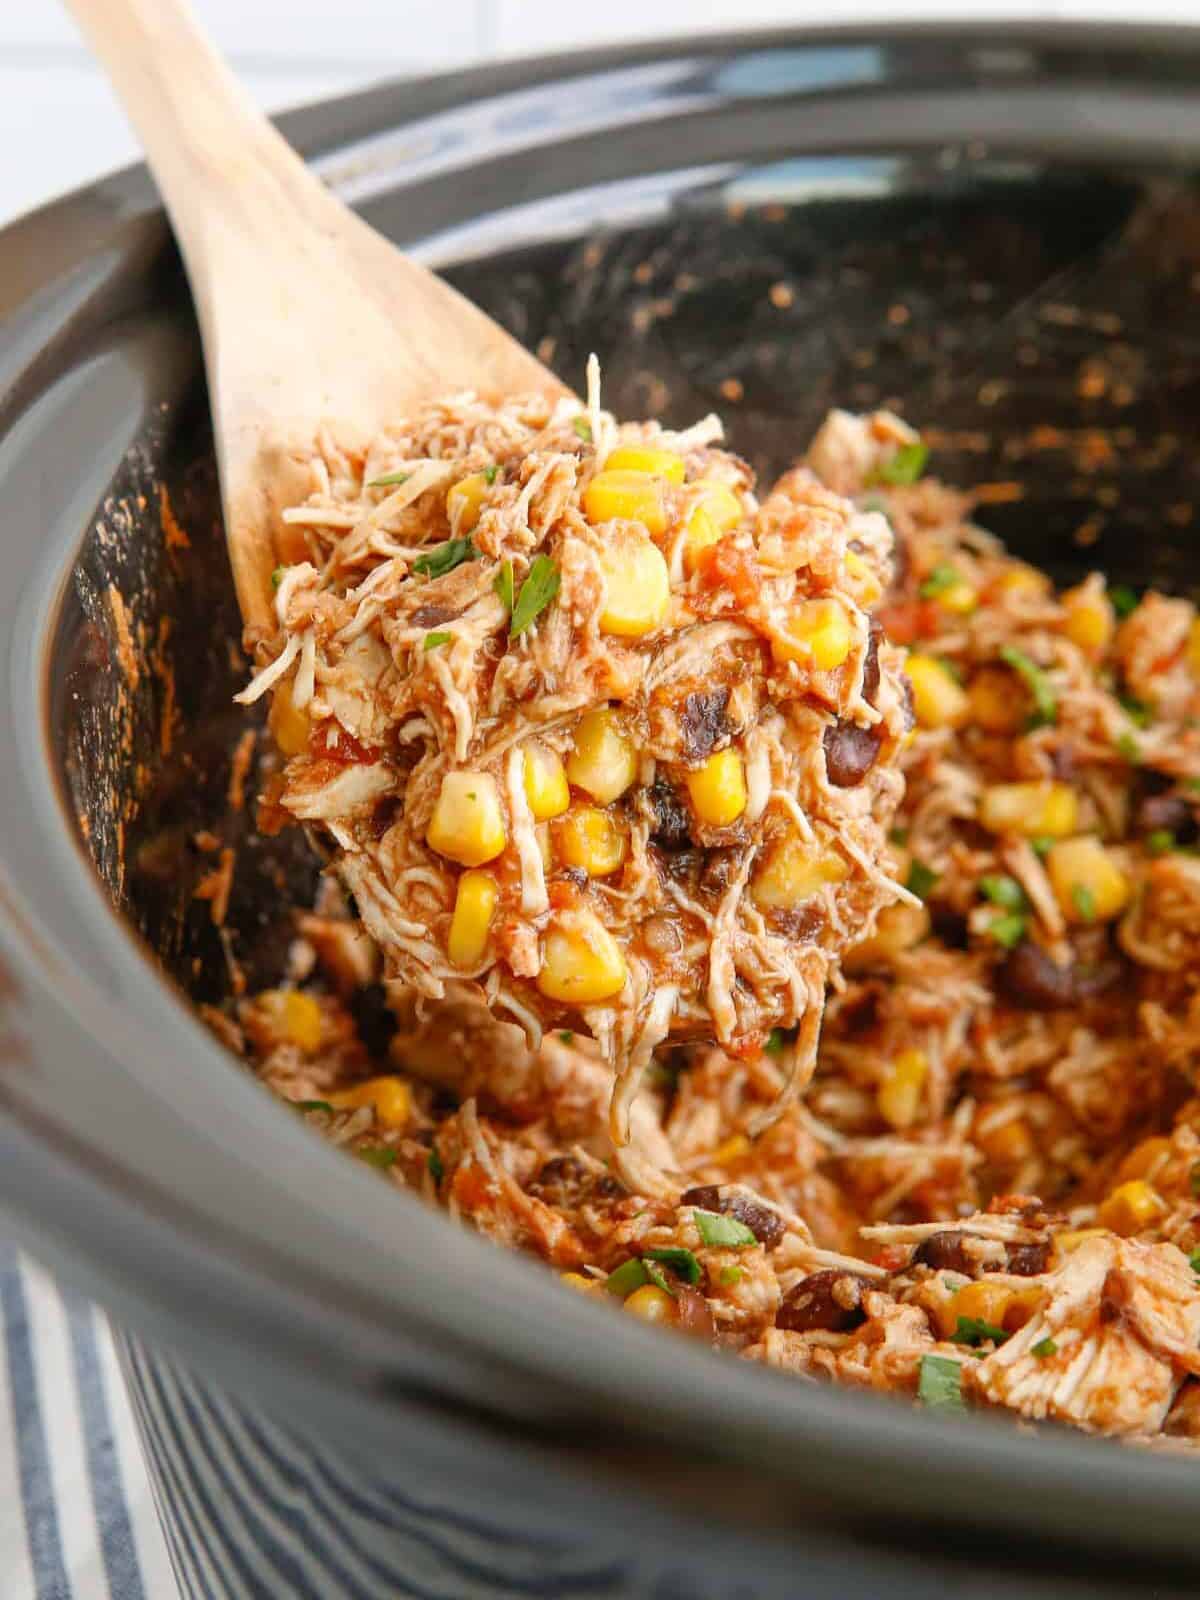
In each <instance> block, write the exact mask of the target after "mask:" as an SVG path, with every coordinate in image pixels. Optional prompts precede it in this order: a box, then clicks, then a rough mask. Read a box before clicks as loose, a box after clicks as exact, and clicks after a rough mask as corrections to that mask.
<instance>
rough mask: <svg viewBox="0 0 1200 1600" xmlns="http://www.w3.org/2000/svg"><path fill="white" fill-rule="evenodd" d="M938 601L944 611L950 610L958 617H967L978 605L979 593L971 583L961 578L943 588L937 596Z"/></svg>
mask: <svg viewBox="0 0 1200 1600" xmlns="http://www.w3.org/2000/svg"><path fill="white" fill-rule="evenodd" d="M937 603H938V605H939V606H941V608H942V610H943V611H949V612H951V613H952V614H953V615H954V616H956V617H966V616H970V614H971V612H972V611H974V610H975V608H976V607H977V606H978V604H979V595H978V593H977V592H976V590H975V589H973V588H972V587H971V585H970V584H969V583H963V582H962V581H961V580H960V581H959V582H957V583H952V584H951V585H950V587H949V588H948V589H943V590H942V592H941V594H939V595H938V597H937Z"/></svg>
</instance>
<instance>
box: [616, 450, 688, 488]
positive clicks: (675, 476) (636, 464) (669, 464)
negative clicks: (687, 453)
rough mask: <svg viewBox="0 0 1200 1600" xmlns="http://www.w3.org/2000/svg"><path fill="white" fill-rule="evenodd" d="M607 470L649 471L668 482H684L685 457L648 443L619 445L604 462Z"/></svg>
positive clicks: (653, 475)
mask: <svg viewBox="0 0 1200 1600" xmlns="http://www.w3.org/2000/svg"><path fill="white" fill-rule="evenodd" d="M604 470H605V472H648V473H649V474H650V475H651V477H655V478H665V479H666V480H667V482H668V483H682V482H683V470H684V469H683V457H682V456H677V455H676V454H675V452H674V451H673V450H657V449H655V447H654V446H653V445H648V444H622V445H618V446H617V448H616V449H615V450H614V451H613V452H612V454H611V455H610V456H609V457H608V458H607V460H606V461H605V463H604Z"/></svg>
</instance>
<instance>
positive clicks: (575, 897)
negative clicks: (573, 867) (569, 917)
mask: <svg viewBox="0 0 1200 1600" xmlns="http://www.w3.org/2000/svg"><path fill="white" fill-rule="evenodd" d="M546 895H547V898H548V899H549V901H550V904H551V906H552V907H553V908H554V910H555V911H574V910H575V909H576V908H577V907H578V905H579V903H580V898H581V897H580V893H579V886H578V884H574V883H572V882H571V881H570V879H569V878H555V880H554V882H553V883H550V884H547V886H546Z"/></svg>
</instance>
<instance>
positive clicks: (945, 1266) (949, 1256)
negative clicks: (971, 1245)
mask: <svg viewBox="0 0 1200 1600" xmlns="http://www.w3.org/2000/svg"><path fill="white" fill-rule="evenodd" d="M966 1239H967V1236H966V1234H965V1233H959V1232H958V1230H957V1229H953V1228H950V1229H947V1230H945V1231H944V1232H943V1233H931V1234H930V1235H929V1237H928V1239H923V1240H922V1241H921V1243H920V1244H919V1245H918V1246H917V1248H916V1249H915V1250H914V1251H913V1258H912V1264H913V1266H916V1265H917V1264H918V1263H919V1264H920V1265H921V1266H923V1267H932V1268H933V1270H934V1271H935V1272H961V1273H962V1275H963V1276H964V1277H966V1278H973V1277H974V1276H975V1267H976V1263H975V1262H974V1261H972V1260H971V1258H970V1257H969V1256H968V1255H967V1254H966V1252H965V1250H964V1249H963V1246H964V1245H965V1243H966Z"/></svg>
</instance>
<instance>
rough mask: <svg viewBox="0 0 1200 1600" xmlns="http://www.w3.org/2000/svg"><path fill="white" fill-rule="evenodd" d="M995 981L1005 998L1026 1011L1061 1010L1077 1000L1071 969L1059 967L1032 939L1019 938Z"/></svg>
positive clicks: (1075, 1003) (1076, 1002)
mask: <svg viewBox="0 0 1200 1600" xmlns="http://www.w3.org/2000/svg"><path fill="white" fill-rule="evenodd" d="M999 980H1000V986H1001V988H1002V989H1003V990H1004V992H1005V993H1006V994H1007V995H1008V998H1009V999H1010V1000H1013V1001H1015V1003H1016V1004H1017V1005H1019V1006H1024V1007H1025V1008H1026V1010H1029V1011H1061V1010H1063V1009H1064V1008H1065V1007H1067V1006H1073V1005H1077V1004H1078V1001H1079V995H1078V992H1077V990H1076V987H1075V976H1074V973H1073V972H1072V970H1071V968H1070V967H1060V966H1059V965H1058V963H1057V962H1056V961H1052V960H1051V958H1050V957H1049V956H1048V955H1047V954H1046V952H1045V951H1044V950H1043V949H1042V948H1041V946H1040V945H1037V944H1034V942H1033V940H1032V939H1023V940H1022V941H1021V943H1020V944H1019V945H1018V946H1017V947H1016V949H1015V950H1014V951H1013V952H1012V953H1011V954H1010V955H1009V956H1008V957H1007V959H1006V960H1005V961H1004V962H1003V963H1002V964H1001V967H1000V972H999Z"/></svg>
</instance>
